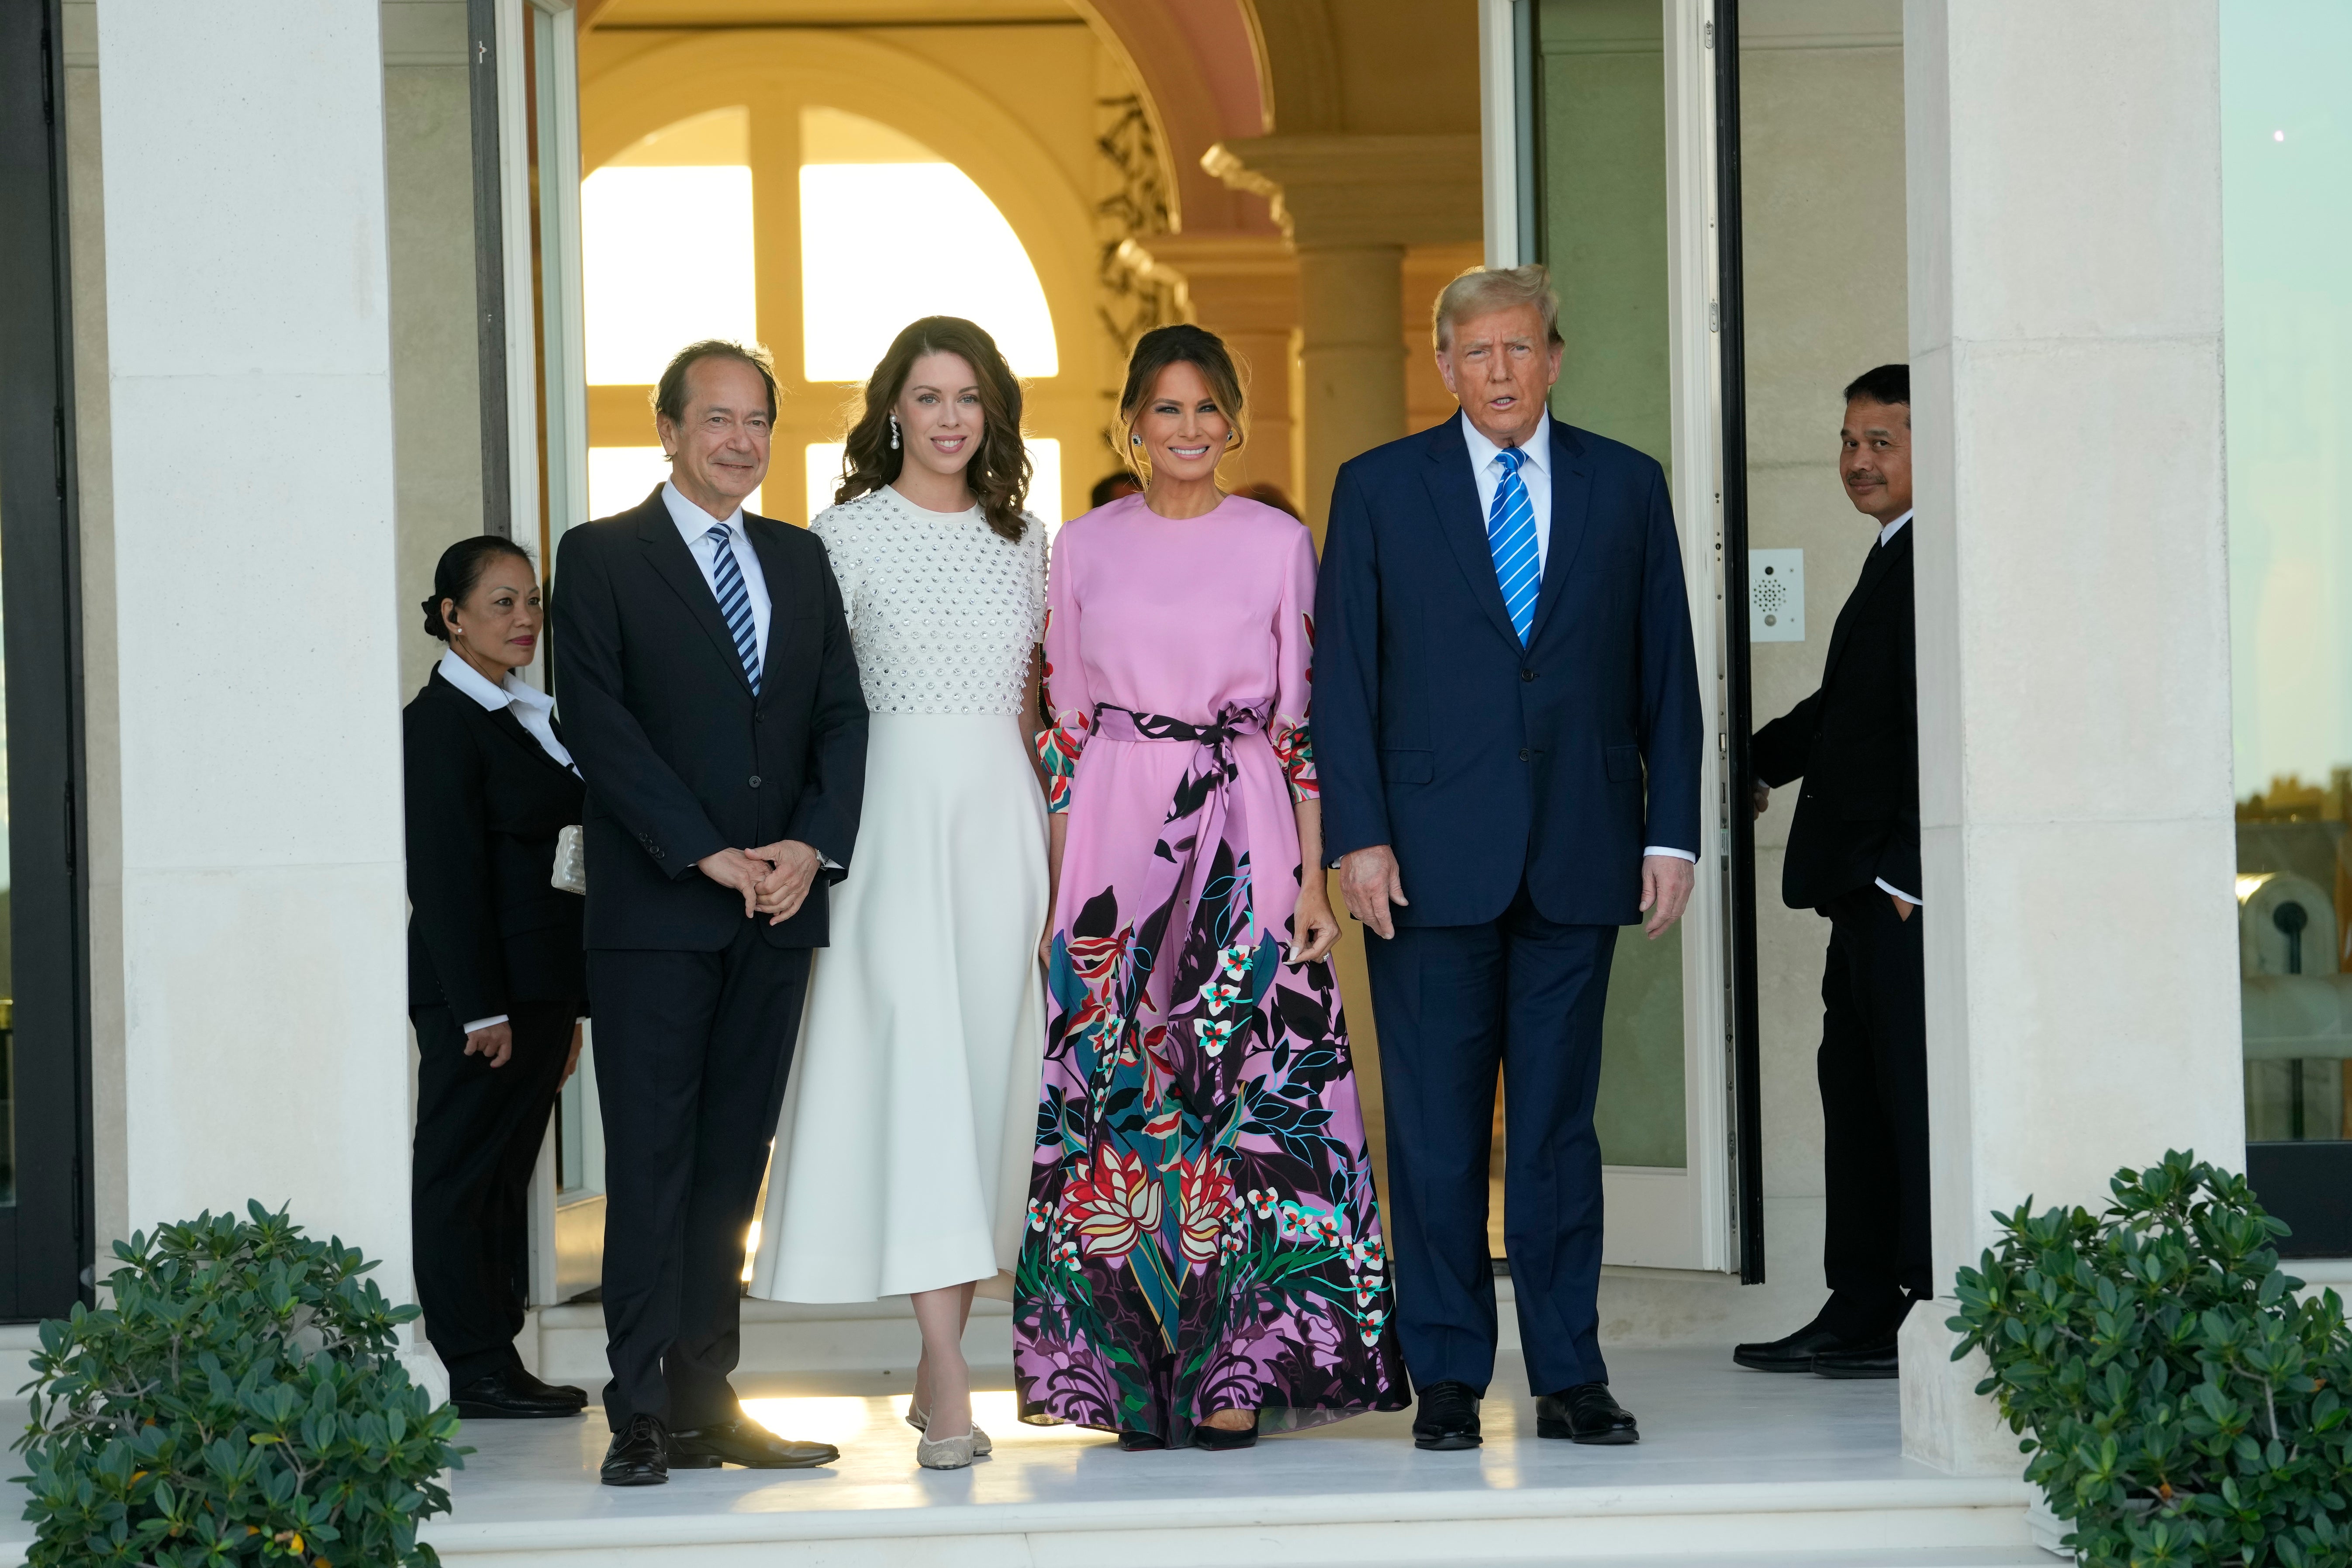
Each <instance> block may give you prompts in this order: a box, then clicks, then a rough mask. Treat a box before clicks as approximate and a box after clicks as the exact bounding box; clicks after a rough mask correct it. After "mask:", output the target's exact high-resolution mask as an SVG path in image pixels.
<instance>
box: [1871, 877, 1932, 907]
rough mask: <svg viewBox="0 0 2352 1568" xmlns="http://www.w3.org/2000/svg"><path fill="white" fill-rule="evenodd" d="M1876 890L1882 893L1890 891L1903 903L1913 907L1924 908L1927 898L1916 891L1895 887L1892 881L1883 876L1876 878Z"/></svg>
mask: <svg viewBox="0 0 2352 1568" xmlns="http://www.w3.org/2000/svg"><path fill="white" fill-rule="evenodd" d="M1878 890H1879V891H1880V892H1883V893H1892V894H1894V895H1895V897H1896V898H1898V899H1900V900H1903V901H1904V902H1905V903H1906V904H1909V905H1911V906H1912V907H1913V908H1915V909H1924V908H1925V907H1926V906H1927V900H1925V899H1923V898H1921V897H1920V896H1919V895H1918V894H1916V893H1906V892H1905V891H1904V890H1903V889H1900V888H1898V887H1896V886H1895V884H1894V883H1892V882H1890V881H1888V880H1887V879H1885V878H1884V877H1881V878H1879V879H1878Z"/></svg>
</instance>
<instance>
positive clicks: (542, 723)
mask: <svg viewBox="0 0 2352 1568" xmlns="http://www.w3.org/2000/svg"><path fill="white" fill-rule="evenodd" d="M438 668H439V669H440V671H441V679H444V680H446V681H447V682H448V683H449V684H450V685H452V686H454V687H456V688H457V689H458V690H460V691H462V692H464V693H465V694H466V695H467V696H468V697H470V698H472V699H473V700H475V701H477V702H478V703H480V704H481V705H482V707H483V708H484V709H485V710H487V711H488V712H492V713H495V712H497V711H498V710H499V709H501V708H503V709H505V710H508V711H509V712H510V713H512V714H513V715H514V716H515V717H516V718H517V719H518V720H520V721H521V723H522V727H523V728H524V729H525V730H527V731H530V738H531V739H532V740H534V741H537V742H539V745H540V750H541V751H543V752H546V753H547V754H548V755H549V756H551V757H553V758H554V759H555V760H556V761H557V762H559V763H562V764H563V765H564V766H565V767H567V768H570V769H571V770H572V774H573V776H575V777H576V776H578V774H579V773H580V764H579V763H575V762H573V761H572V753H571V752H567V751H565V750H564V749H563V742H561V741H559V740H557V739H556V738H555V726H554V724H553V723H552V722H551V721H549V718H548V715H549V714H551V713H552V712H554V711H555V699H554V698H552V697H550V696H549V695H548V694H547V693H546V692H544V691H541V690H540V689H538V688H537V687H535V686H531V685H529V684H528V683H526V682H525V681H524V680H523V679H522V677H520V676H519V675H517V674H515V673H514V671H512V670H509V671H507V676H506V679H504V680H501V681H500V682H499V684H497V685H496V686H492V685H491V684H490V680H489V677H488V676H486V675H484V674H483V673H482V672H481V671H480V670H478V669H476V668H474V667H473V666H472V665H470V664H467V662H466V661H465V659H464V658H462V657H460V656H459V654H458V652H457V649H456V648H454V647H453V648H451V649H450V650H449V651H448V652H447V653H445V654H443V655H442V656H441V663H440V665H439V667H438ZM508 1017H509V1015H507V1014H505V1013H500V1014H499V1015H498V1016H496V1017H491V1018H476V1019H475V1020H474V1021H473V1022H471V1023H469V1024H467V1026H466V1033H467V1034H469V1035H470V1034H472V1033H473V1032H474V1031H475V1030H477V1029H487V1028H488V1027H489V1026H491V1025H492V1024H503V1023H505V1022H506V1021H507V1019H508Z"/></svg>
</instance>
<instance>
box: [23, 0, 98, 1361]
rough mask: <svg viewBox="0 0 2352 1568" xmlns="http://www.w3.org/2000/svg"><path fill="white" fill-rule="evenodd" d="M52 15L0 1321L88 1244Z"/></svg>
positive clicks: (65, 1303) (36, 271)
mask: <svg viewBox="0 0 2352 1568" xmlns="http://www.w3.org/2000/svg"><path fill="white" fill-rule="evenodd" d="M57 21H58V7H57V5H56V4H55V0H51V3H49V4H47V5H15V6H8V7H5V8H0V278H5V279H8V280H9V285H10V286H9V288H8V289H6V290H5V292H0V1321H27V1320H32V1319H38V1318H44V1317H58V1316H62V1315H64V1314H65V1313H66V1312H67V1311H68V1310H70V1309H71V1308H72V1306H73V1304H74V1303H75V1302H76V1301H77V1300H85V1301H86V1300H89V1284H88V1282H87V1281H88V1279H89V1274H88V1270H87V1267H86V1266H87V1265H88V1264H89V1261H90V1256H91V1250H92V1228H93V1227H92V1224H91V1218H90V1214H91V1208H90V1195H89V1180H90V1168H89V1126H90V1116H89V1014H88V1007H87V996H88V956H89V955H88V946H87V942H86V936H85V933H86V929H87V928H86V924H85V918H86V913H87V909H86V900H85V897H84V892H83V882H82V873H81V865H82V852H83V845H82V829H81V819H82V810H81V796H82V783H81V770H80V761H81V752H82V739H81V706H80V695H81V694H80V679H81V672H80V667H79V640H78V639H79V607H78V603H77V599H76V593H77V584H76V579H75V558H76V550H75V529H76V526H77V510H78V509H77V502H78V492H77V489H76V482H75V477H74V449H73V392H72V385H71V380H70V365H71V359H70V355H69V346H70V342H71V338H70V335H69V332H68V325H67V317H66V277H67V272H66V266H65V260H66V250H65V211H66V204H65V183H64V166H63V156H62V148H61V147H60V146H59V144H58V143H59V141H60V140H61V138H62V132H63V124H64V114H63V112H62V107H63V91H62V85H61V76H60V72H59V69H58V51H57V48H56V39H57V37H58V33H57ZM53 110H54V112H53Z"/></svg>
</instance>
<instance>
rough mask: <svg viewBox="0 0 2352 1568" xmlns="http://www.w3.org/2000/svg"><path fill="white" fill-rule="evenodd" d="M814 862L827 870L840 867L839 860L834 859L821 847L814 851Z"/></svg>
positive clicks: (836, 869)
mask: <svg viewBox="0 0 2352 1568" xmlns="http://www.w3.org/2000/svg"><path fill="white" fill-rule="evenodd" d="M816 863H817V864H818V865H820V866H822V867H824V868H825V869H826V870H828V871H838V870H840V869H841V862H840V861H838V860H836V859H835V858H833V857H832V856H830V855H828V854H826V853H825V852H824V850H822V849H820V850H818V851H817V852H816Z"/></svg>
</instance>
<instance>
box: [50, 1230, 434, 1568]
mask: <svg viewBox="0 0 2352 1568" xmlns="http://www.w3.org/2000/svg"><path fill="white" fill-rule="evenodd" d="M247 1210H248V1213H249V1217H248V1218H247V1219H245V1220H238V1219H236V1218H235V1217H233V1216H231V1215H218V1216H215V1215H211V1214H209V1213H208V1214H205V1215H202V1216H200V1217H199V1218H197V1219H196V1220H194V1221H193V1222H191V1223H188V1224H184V1225H172V1226H163V1228H162V1229H160V1230H158V1231H156V1232H155V1233H154V1234H153V1235H152V1236H133V1237H131V1240H130V1241H129V1242H128V1243H120V1242H119V1243H117V1244H116V1246H115V1248H114V1251H115V1256H116V1257H117V1258H120V1259H121V1265H122V1266H121V1268H117V1269H116V1270H115V1271H114V1273H113V1274H112V1276H111V1277H110V1279H108V1281H107V1284H108V1287H109V1290H110V1295H111V1298H112V1305H111V1306H110V1307H107V1308H105V1309H102V1310H98V1311H90V1310H87V1309H85V1308H82V1307H80V1306H77V1307H75V1308H74V1310H73V1316H72V1317H71V1318H70V1319H68V1320H66V1321H56V1320H52V1321H48V1322H46V1323H43V1324H42V1325H41V1348H40V1352H39V1353H38V1354H37V1355H36V1356H35V1357H34V1358H33V1363H32V1364H33V1373H34V1381H33V1382H32V1383H31V1384H28V1385H27V1386H28V1387H29V1388H30V1389H31V1390H32V1393H33V1402H32V1412H33V1419H32V1423H31V1425H30V1426H29V1427H28V1428H27V1429H26V1434H25V1436H24V1437H23V1438H21V1439H20V1440H19V1441H18V1442H17V1444H16V1447H17V1448H19V1449H20V1450H21V1451H22V1452H23V1453H24V1454H25V1456H26V1459H27V1461H28V1462H29V1464H30V1467H31V1469H32V1474H31V1475H30V1476H29V1477H19V1478H18V1479H20V1480H21V1481H23V1482H24V1484H25V1486H26V1489H27V1490H28V1492H29V1493H30V1499H29V1501H28V1502H27V1503H26V1510H25V1517H26V1518H27V1519H29V1520H32V1521H36V1522H37V1524H38V1526H39V1529H38V1531H37V1536H36V1539H35V1541H34V1544H33V1547H32V1551H31V1553H30V1555H29V1556H28V1557H27V1559H26V1562H27V1563H29V1564H30V1565H31V1568H51V1565H55V1568H65V1565H66V1564H72V1565H74V1568H89V1565H93V1564H105V1565H108V1568H133V1565H136V1568H197V1565H198V1564H203V1565H205V1568H216V1565H224V1564H230V1563H299V1564H303V1565H304V1568H410V1565H414V1564H432V1563H438V1562H439V1559H438V1558H437V1557H436V1555H435V1554H434V1551H433V1548H432V1547H430V1546H428V1545H425V1543H423V1542H419V1541H418V1540H417V1539H416V1527H417V1524H418V1523H419V1521H422V1520H424V1519H425V1518H427V1517H429V1516H431V1515H433V1514H436V1513H443V1512H446V1511H447V1510H448V1507H449V1494H448V1493H447V1491H446V1490H445V1489H443V1488H442V1486H441V1484H440V1481H439V1479H438V1478H439V1476H440V1474H441V1472H442V1471H444V1470H446V1469H448V1468H453V1467H455V1466H457V1465H458V1464H460V1463H462V1458H461V1456H463V1455H464V1454H466V1453H469V1452H471V1450H470V1449H463V1448H456V1447H451V1445H450V1439H451V1438H452V1437H453V1436H455V1435H456V1433H457V1411H456V1410H455V1409H454V1408H453V1407H451V1406H449V1405H442V1406H440V1407H439V1408H438V1409H436V1408H434V1406H433V1405H432V1404H431V1402H430V1401H429V1400H428V1399H427V1398H426V1396H425V1392H424V1390H422V1389H420V1388H418V1387H416V1386H415V1384H412V1383H410V1382H409V1380H408V1373H407V1372H406V1370H405V1369H404V1368H403V1367H402V1366H401V1364H400V1361H399V1358H398V1355H397V1353H396V1347H397V1341H398V1331H399V1329H400V1326H401V1325H402V1324H403V1323H405V1322H407V1321H410V1320H411V1319H413V1318H415V1316H416V1309H415V1308H414V1307H395V1306H394V1305H393V1304H392V1303H390V1302H389V1301H387V1300H384V1296H383V1291H381V1290H379V1289H376V1286H375V1283H374V1282H373V1280H370V1279H363V1278H362V1276H363V1275H365V1274H366V1273H367V1271H368V1270H369V1269H371V1268H374V1267H375V1266H374V1265H373V1263H371V1262H368V1261H367V1260H365V1259H363V1258H362V1257H361V1256H360V1254H359V1253H358V1252H357V1251H356V1250H354V1249H352V1248H349V1247H344V1246H343V1245H342V1243H341V1241H340V1240H330V1241H324V1242H320V1241H313V1240H311V1239H310V1238H308V1237H305V1236H304V1235H303V1234H302V1232H301V1229H300V1227H299V1226H296V1225H295V1224H294V1223H293V1222H292V1221H291V1220H290V1219H289V1218H288V1217H287V1215H286V1214H285V1212H284V1211H283V1210H281V1211H279V1212H278V1213H277V1214H271V1213H269V1212H268V1211H267V1210H265V1209H264V1208H262V1206H261V1205H258V1204H248V1205H247Z"/></svg>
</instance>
